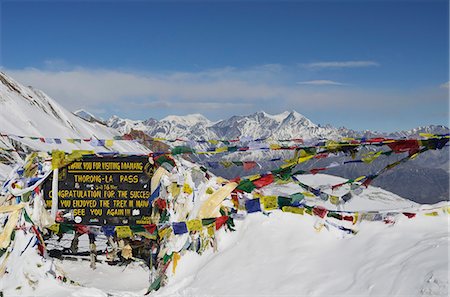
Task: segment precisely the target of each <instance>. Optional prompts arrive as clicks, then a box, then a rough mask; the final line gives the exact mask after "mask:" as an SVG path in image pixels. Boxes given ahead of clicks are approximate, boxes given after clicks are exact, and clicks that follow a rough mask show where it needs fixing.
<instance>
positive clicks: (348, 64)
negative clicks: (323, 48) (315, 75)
mask: <svg viewBox="0 0 450 297" xmlns="http://www.w3.org/2000/svg"><path fill="white" fill-rule="evenodd" d="M303 66H304V67H305V68H312V69H323V68H361V67H374V66H380V64H379V63H378V62H375V61H327V62H315V63H309V64H304V65H303Z"/></svg>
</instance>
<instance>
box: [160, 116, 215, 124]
mask: <svg viewBox="0 0 450 297" xmlns="http://www.w3.org/2000/svg"><path fill="white" fill-rule="evenodd" d="M161 122H175V123H180V124H181V125H185V126H195V125H196V124H198V123H202V124H205V125H209V124H211V123H212V122H211V121H210V120H208V119H207V118H206V117H205V116H203V115H201V114H198V113H195V114H188V115H185V116H176V115H170V116H167V117H165V118H163V119H162V120H161Z"/></svg>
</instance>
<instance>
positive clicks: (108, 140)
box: [105, 139, 114, 147]
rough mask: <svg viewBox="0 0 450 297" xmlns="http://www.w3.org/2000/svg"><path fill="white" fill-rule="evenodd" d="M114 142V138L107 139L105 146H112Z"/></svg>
mask: <svg viewBox="0 0 450 297" xmlns="http://www.w3.org/2000/svg"><path fill="white" fill-rule="evenodd" d="M113 144H114V140H112V139H106V141H105V146H106V147H112V146H113Z"/></svg>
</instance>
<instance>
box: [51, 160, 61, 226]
mask: <svg viewBox="0 0 450 297" xmlns="http://www.w3.org/2000/svg"><path fill="white" fill-rule="evenodd" d="M58 174H59V169H58V168H55V169H53V180H52V209H51V212H50V215H51V217H52V218H53V219H56V211H57V210H58Z"/></svg>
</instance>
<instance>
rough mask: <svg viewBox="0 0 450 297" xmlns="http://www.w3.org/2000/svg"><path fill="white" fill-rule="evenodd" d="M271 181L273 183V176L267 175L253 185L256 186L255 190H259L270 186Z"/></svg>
mask: <svg viewBox="0 0 450 297" xmlns="http://www.w3.org/2000/svg"><path fill="white" fill-rule="evenodd" d="M273 181H274V179H273V174H267V175H264V176H262V177H261V178H259V179H257V180H254V181H253V184H254V185H255V186H256V188H258V189H259V188H262V187H265V186H267V185H270V184H271V183H273Z"/></svg>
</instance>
